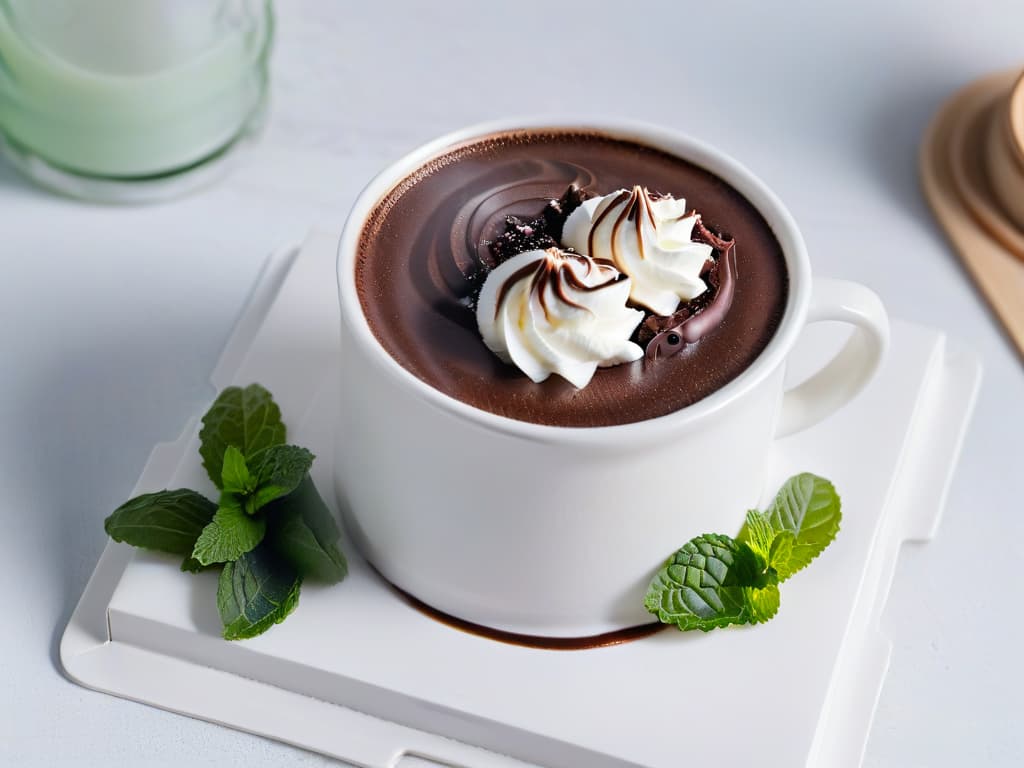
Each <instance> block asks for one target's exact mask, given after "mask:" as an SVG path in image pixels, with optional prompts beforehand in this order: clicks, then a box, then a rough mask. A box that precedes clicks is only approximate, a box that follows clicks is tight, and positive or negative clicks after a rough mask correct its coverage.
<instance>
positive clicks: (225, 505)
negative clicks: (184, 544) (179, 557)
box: [192, 493, 267, 565]
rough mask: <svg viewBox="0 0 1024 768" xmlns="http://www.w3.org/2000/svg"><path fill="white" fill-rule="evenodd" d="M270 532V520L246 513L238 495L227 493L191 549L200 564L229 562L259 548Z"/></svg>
mask: <svg viewBox="0 0 1024 768" xmlns="http://www.w3.org/2000/svg"><path fill="white" fill-rule="evenodd" d="M266 531H267V521H266V520H264V519H263V518H255V517H250V516H249V515H247V514H245V511H244V510H243V509H242V506H241V504H239V503H238V500H237V498H236V497H234V496H232V495H231V494H227V493H225V494H224V495H223V496H222V497H221V506H220V507H219V508H218V509H217V514H215V515H214V516H213V520H212V521H211V522H210V524H209V525H207V526H206V527H205V528H204V529H203V532H202V533H201V534H200V535H199V539H198V540H197V541H196V546H195V548H194V549H193V550H192V557H194V558H195V559H196V560H197V561H198V562H199V564H200V565H210V564H211V563H228V562H231V561H232V560H237V559H238V558H239V557H241V556H242V555H244V554H245V553H246V552H249V551H250V550H252V549H253V548H255V547H256V545H258V544H259V543H260V542H261V541H263V536H264V534H265V533H266Z"/></svg>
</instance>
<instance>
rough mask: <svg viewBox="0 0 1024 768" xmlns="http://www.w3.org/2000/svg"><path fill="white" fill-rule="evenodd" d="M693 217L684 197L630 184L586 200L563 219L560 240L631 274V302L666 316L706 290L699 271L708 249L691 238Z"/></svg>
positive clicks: (694, 213)
mask: <svg viewBox="0 0 1024 768" xmlns="http://www.w3.org/2000/svg"><path fill="white" fill-rule="evenodd" d="M698 219H699V215H698V214H697V213H696V212H694V211H691V212H689V213H687V211H686V200H683V199H679V200H676V199H674V198H673V197H672V196H670V195H668V196H664V197H661V196H652V195H651V193H650V192H648V191H647V190H646V189H644V188H642V187H636V186H635V187H633V189H632V190H628V189H620V190H618V191H617V192H612V193H611V194H609V195H605V196H604V197H596V198H591V199H590V200H587V201H585V202H584V203H583V204H582V205H580V207H579V208H577V209H576V210H575V211H573V212H572V214H570V215H569V218H568V219H567V220H566V222H565V227H564V229H563V231H562V244H563V245H564V246H566V247H568V248H572V249H573V250H575V251H577V252H578V253H585V254H587V255H588V256H591V257H592V258H595V259H605V260H607V261H610V262H611V263H612V264H614V265H615V266H616V267H617V268H618V269H619V270H620V271H621V272H623V273H625V274H627V275H629V277H630V278H631V280H632V285H631V288H630V294H629V297H630V299H632V301H633V303H635V304H639V305H641V306H644V307H647V308H648V309H649V310H651V311H652V312H653V313H654V314H656V315H671V314H672V313H673V312H675V311H676V308H677V307H678V306H679V303H680V302H681V301H689V300H690V299H694V298H696V297H697V296H700V295H701V294H702V293H704V291H706V290H707V285H706V284H705V282H704V281H703V280H702V279H701V277H700V273H701V270H703V268H704V263H705V262H706V261H707V260H708V259H711V258H712V248H711V246H710V245H707V244H705V243H701V242H694V241H693V240H692V239H691V237H692V235H693V227H694V225H695V224H696V223H697V221H698Z"/></svg>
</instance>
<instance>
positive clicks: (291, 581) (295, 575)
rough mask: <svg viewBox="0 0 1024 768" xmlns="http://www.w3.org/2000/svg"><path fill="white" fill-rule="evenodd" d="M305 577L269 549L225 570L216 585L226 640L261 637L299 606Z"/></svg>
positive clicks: (253, 552)
mask: <svg viewBox="0 0 1024 768" xmlns="http://www.w3.org/2000/svg"><path fill="white" fill-rule="evenodd" d="M301 587H302V575H301V574H300V573H299V572H298V571H297V570H296V569H295V568H294V567H293V566H292V565H291V564H290V563H288V562H287V561H285V560H283V559H281V558H280V557H279V556H278V555H276V554H275V553H274V552H273V551H271V550H270V549H268V548H267V547H259V548H257V549H254V550H253V551H251V552H246V553H245V554H244V555H242V556H241V557H239V558H238V559H237V560H235V561H234V562H232V563H228V564H227V565H225V566H224V569H223V570H222V571H221V572H220V579H219V581H218V582H217V610H218V612H219V613H220V620H221V623H223V625H224V639H225V640H244V639H247V638H250V637H256V636H257V635H261V634H263V633H264V632H266V631H267V630H268V629H270V628H271V627H272V626H274V625H275V624H280V623H281V622H282V621H284V620H285V619H286V618H287V617H288V614H290V613H291V612H292V611H294V610H295V607H296V606H297V605H298V604H299V589H300V588H301Z"/></svg>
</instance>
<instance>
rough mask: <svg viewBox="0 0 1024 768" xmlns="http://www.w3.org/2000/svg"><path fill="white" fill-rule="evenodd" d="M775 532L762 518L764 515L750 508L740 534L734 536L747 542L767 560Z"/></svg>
mask: <svg viewBox="0 0 1024 768" xmlns="http://www.w3.org/2000/svg"><path fill="white" fill-rule="evenodd" d="M775 533H776V532H775V529H774V528H772V526H771V523H769V522H768V521H767V520H766V519H765V518H764V515H762V514H761V513H760V512H758V511H757V510H756V509H752V510H750V511H749V512H747V519H746V522H745V523H744V524H743V529H742V530H741V531H740V535H739V536H737V537H736V538H737V540H738V541H743V542H746V543H747V544H749V545H750V548H751V549H752V550H754V551H755V552H757V554H759V555H760V556H761V557H762V558H763V559H764V560H765V561H767V560H768V554H769V553H770V552H771V548H772V541H773V540H774V539H775Z"/></svg>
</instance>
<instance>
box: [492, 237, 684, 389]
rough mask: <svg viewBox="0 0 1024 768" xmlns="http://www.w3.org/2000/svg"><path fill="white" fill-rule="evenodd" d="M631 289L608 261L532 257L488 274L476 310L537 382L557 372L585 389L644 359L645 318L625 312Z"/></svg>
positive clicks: (560, 254) (503, 353) (503, 349)
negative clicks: (605, 371) (640, 337)
mask: <svg viewBox="0 0 1024 768" xmlns="http://www.w3.org/2000/svg"><path fill="white" fill-rule="evenodd" d="M631 287H632V281H631V280H630V278H629V277H628V276H627V275H625V274H623V273H622V272H620V271H619V270H618V269H616V267H615V266H614V265H613V264H612V263H611V262H609V261H606V260H603V259H595V258H590V257H589V256H585V255H582V254H577V253H566V252H564V251H561V250H559V249H558V248H548V249H547V250H533V251H526V252H525V253H520V254H517V255H515V256H513V257H511V258H510V259H508V260H507V261H504V262H502V263H501V264H500V265H499V266H498V267H496V268H495V269H494V270H492V271H491V272H490V273H489V274H488V276H487V279H486V281H485V282H484V285H483V288H482V289H481V291H480V297H479V301H478V302H477V308H476V318H477V324H478V326H479V329H480V335H481V336H482V337H483V340H484V343H485V344H486V345H487V347H488V348H489V349H490V350H491V351H492V352H493V353H494V354H495V355H497V356H498V357H499V358H501V360H503V361H504V362H506V363H511V364H513V365H515V366H517V367H518V368H519V369H520V370H521V371H523V373H525V374H526V375H527V376H529V377H530V378H531V379H532V380H533V381H534V382H538V383H539V382H541V381H544V380H545V379H547V378H548V377H549V376H550V375H551V374H553V373H554V374H558V375H559V376H561V377H562V378H564V379H566V380H567V381H569V382H570V383H571V384H573V385H574V386H575V387H577V388H578V389H582V388H583V387H585V386H586V385H587V384H588V383H590V379H591V378H592V377H593V375H594V372H595V371H596V370H597V368H598V367H607V366H612V365H618V364H620V363H628V362H632V361H634V360H638V359H640V358H641V357H642V356H643V354H644V351H643V349H641V348H640V346H638V345H637V344H635V343H633V342H632V341H630V340H629V339H630V337H631V336H632V334H633V332H634V331H635V330H636V327H637V326H638V325H639V324H640V322H641V320H643V318H644V313H643V312H642V311H640V310H637V309H631V308H629V307H627V306H626V302H627V300H628V299H629V297H630V289H631ZM673 308H674V307H673Z"/></svg>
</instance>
